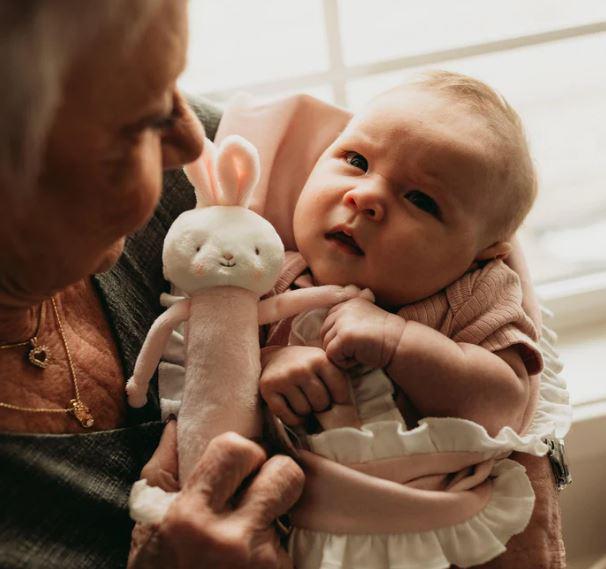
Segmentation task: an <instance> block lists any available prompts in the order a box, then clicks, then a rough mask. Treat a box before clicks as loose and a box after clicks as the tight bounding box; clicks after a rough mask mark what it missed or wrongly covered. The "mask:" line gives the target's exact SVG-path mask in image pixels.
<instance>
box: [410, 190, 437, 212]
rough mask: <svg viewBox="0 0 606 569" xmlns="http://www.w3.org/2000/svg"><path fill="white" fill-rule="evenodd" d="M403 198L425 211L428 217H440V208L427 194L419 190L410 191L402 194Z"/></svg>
mask: <svg viewBox="0 0 606 569" xmlns="http://www.w3.org/2000/svg"><path fill="white" fill-rule="evenodd" d="M404 198H405V199H407V200H408V201H409V202H410V203H411V204H413V205H414V206H415V207H418V208H419V209H422V210H423V211H426V212H427V213H429V214H430V215H433V216H434V217H437V218H439V217H440V208H439V207H438V204H437V203H436V202H435V201H434V200H433V198H430V197H429V196H428V195H427V194H425V193H423V192H421V191H419V190H411V191H409V192H406V194H404Z"/></svg>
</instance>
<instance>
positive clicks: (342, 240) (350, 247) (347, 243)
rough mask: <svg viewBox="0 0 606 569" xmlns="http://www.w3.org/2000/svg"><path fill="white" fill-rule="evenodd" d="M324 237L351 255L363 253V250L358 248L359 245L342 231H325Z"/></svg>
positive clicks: (361, 254)
mask: <svg viewBox="0 0 606 569" xmlns="http://www.w3.org/2000/svg"><path fill="white" fill-rule="evenodd" d="M325 237H326V239H328V240H329V241H332V242H334V243H335V244H336V245H338V246H340V248H341V249H342V250H344V251H345V252H346V253H349V254H351V255H357V256H359V257H361V256H363V255H364V251H362V249H360V247H359V245H358V244H357V243H356V240H355V239H354V238H353V237H352V236H351V235H348V234H347V233H345V232H344V231H334V232H332V233H327V234H326V235H325Z"/></svg>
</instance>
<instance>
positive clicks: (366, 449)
mask: <svg viewBox="0 0 606 569" xmlns="http://www.w3.org/2000/svg"><path fill="white" fill-rule="evenodd" d="M405 429H406V428H405V427H404V425H402V423H399V422H397V421H381V422H378V423H370V424H367V425H364V426H362V428H360V429H354V428H351V427H344V428H338V429H331V430H329V431H324V432H322V433H319V434H317V435H312V436H309V437H308V438H307V442H308V444H309V446H310V449H311V450H312V451H313V452H315V453H316V454H319V455H321V456H323V457H325V458H328V459H330V460H334V461H335V462H339V463H341V464H356V463H360V462H369V461H374V460H382V459H387V458H395V457H398V456H402V455H410V454H423V453H435V452H452V451H455V452H456V451H468V452H479V453H482V457H481V459H480V460H486V459H488V458H492V457H495V456H498V455H501V454H504V453H507V454H508V453H510V452H513V451H514V450H517V451H521V452H526V453H529V454H534V455H537V456H542V455H544V454H545V453H546V452H547V445H546V444H545V443H544V442H542V441H541V439H540V438H537V437H536V436H528V437H526V436H520V435H518V434H517V433H516V432H515V431H514V430H513V429H511V428H510V427H504V428H503V429H501V431H500V432H499V434H498V435H497V436H496V437H491V436H490V435H489V434H488V433H487V432H486V429H485V428H484V427H482V426H481V425H478V424H477V423H474V422H473V421H467V420H466V419H458V418H448V417H447V418H444V417H428V418H427V419H422V420H421V421H419V426H418V427H416V428H415V429H413V430H411V431H407V430H405ZM480 460H479V461H478V462H480Z"/></svg>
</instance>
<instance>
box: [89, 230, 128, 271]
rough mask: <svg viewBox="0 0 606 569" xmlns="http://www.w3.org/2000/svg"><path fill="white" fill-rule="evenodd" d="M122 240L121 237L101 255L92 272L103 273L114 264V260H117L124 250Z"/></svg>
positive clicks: (123, 239)
mask: <svg viewBox="0 0 606 569" xmlns="http://www.w3.org/2000/svg"><path fill="white" fill-rule="evenodd" d="M124 241H125V238H124V237H121V238H120V239H118V240H117V241H116V242H114V243H113V244H112V245H111V246H110V247H109V248H108V249H107V250H106V251H105V252H104V253H103V254H102V255H101V257H100V259H99V261H98V262H97V266H96V268H95V269H94V271H93V273H94V274H99V273H105V272H106V271H109V270H110V269H111V268H112V267H113V266H114V265H115V264H116V261H118V259H119V258H120V255H122V251H123V250H124Z"/></svg>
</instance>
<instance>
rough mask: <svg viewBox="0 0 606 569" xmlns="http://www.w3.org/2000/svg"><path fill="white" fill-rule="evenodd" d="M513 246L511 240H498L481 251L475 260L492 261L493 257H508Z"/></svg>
mask: <svg viewBox="0 0 606 569" xmlns="http://www.w3.org/2000/svg"><path fill="white" fill-rule="evenodd" d="M512 249H513V246H512V245H511V243H510V242H509V241H497V242H496V243H493V244H492V245H490V246H489V247H486V249H483V250H482V251H480V252H479V253H478V254H477V255H476V258H475V260H476V261H490V260H492V259H507V257H509V254H510V253H511V251H512Z"/></svg>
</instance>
